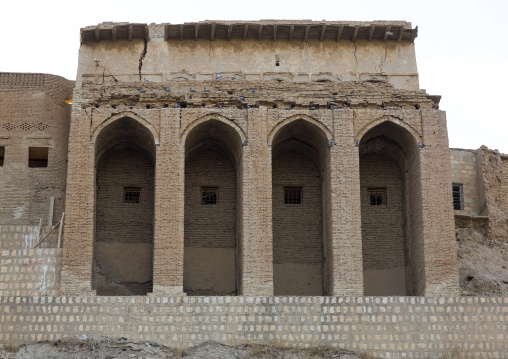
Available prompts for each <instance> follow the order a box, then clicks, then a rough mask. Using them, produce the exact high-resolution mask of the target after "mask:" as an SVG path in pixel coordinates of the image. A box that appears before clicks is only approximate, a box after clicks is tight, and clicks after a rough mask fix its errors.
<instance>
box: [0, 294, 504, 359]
mask: <svg viewBox="0 0 508 359" xmlns="http://www.w3.org/2000/svg"><path fill="white" fill-rule="evenodd" d="M0 304H1V305H0V343H13V344H20V343H23V342H29V341H39V340H57V339H60V338H64V337H76V336H82V335H83V334H86V335H87V336H88V337H93V336H105V337H118V336H124V337H128V338H132V339H135V340H141V341H154V342H160V343H164V344H166V345H170V346H178V347H189V346H192V345H195V344H199V343H202V342H205V341H209V340H212V341H217V342H220V343H227V344H231V343H238V344H240V343H246V342H255V343H267V342H270V341H279V342H282V343H287V344H290V345H301V344H302V343H305V345H307V346H317V345H331V346H334V347H341V348H346V349H351V350H356V351H361V352H368V353H371V354H373V355H378V356H380V357H382V358H421V357H428V356H430V357H433V356H437V357H440V356H444V354H447V353H451V352H452V351H453V350H454V349H459V350H461V351H463V352H464V353H468V355H469V356H471V357H472V358H506V357H507V354H508V328H507V326H508V324H507V322H508V297H489V298H483V297H431V298H425V297H0Z"/></svg>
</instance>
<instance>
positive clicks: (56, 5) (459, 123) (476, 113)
mask: <svg viewBox="0 0 508 359" xmlns="http://www.w3.org/2000/svg"><path fill="white" fill-rule="evenodd" d="M507 17H508V0H482V1H481V2H480V1H470V0H462V1H459V0H453V1H448V0H440V1H436V0H427V1H415V0H413V1H412V0H404V1H397V0H384V1H374V0H356V1H355V0H348V1H341V0H330V1H322V0H312V1H276V0H257V1H224V0H214V1H211V0H209V1H201V0H194V1H169V0H167V1H150V0H144V1H139V0H138V1H131V0H122V1H108V0H102V1H97V0H86V1H69V0H67V1H60V0H54V1H53V0H46V1H42V0H33V1H23V0H17V1H10V0H9V1H7V0H4V1H2V5H1V10H0V49H1V50H0V71H2V72H41V73H50V74H55V75H60V76H63V77H66V78H68V79H72V80H74V79H75V76H76V68H77V59H78V49H79V29H80V28H81V27H84V26H88V25H96V24H98V23H100V22H104V21H115V22H121V21H124V22H138V23H152V22H154V23H162V22H170V23H176V24H178V23H182V22H194V21H202V20H260V19H296V20H302V19H310V20H317V21H321V20H330V21H334V20H361V21H371V20H406V21H410V22H411V23H412V24H413V27H415V26H416V25H418V30H419V33H418V34H419V35H418V37H417V38H416V40H415V43H416V58H417V63H418V71H419V74H420V87H421V88H423V89H426V90H427V92H428V93H429V94H431V95H442V100H441V105H440V108H441V109H442V110H445V111H446V113H447V119H448V136H449V139H450V147H458V148H473V149H476V148H478V147H479V146H480V145H482V144H484V145H486V146H488V147H489V148H492V149H499V150H500V151H501V152H503V153H508V140H507V139H506V137H507V134H508V116H507V114H506V112H505V111H504V110H503V108H504V105H505V104H508V90H507V89H508V75H507V69H505V66H507V65H508V41H507V30H506V25H505V24H506V22H507Z"/></svg>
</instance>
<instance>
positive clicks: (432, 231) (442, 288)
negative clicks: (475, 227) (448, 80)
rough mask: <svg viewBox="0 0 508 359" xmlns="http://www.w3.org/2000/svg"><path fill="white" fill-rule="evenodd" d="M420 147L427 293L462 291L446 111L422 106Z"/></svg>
mask: <svg viewBox="0 0 508 359" xmlns="http://www.w3.org/2000/svg"><path fill="white" fill-rule="evenodd" d="M421 116H422V126H423V142H424V144H425V147H424V148H421V149H420V166H421V167H420V171H421V188H422V191H421V192H422V193H421V196H422V217H423V218H422V224H423V247H424V262H425V271H424V273H425V274H424V275H425V289H424V293H422V295H425V296H444V295H448V296H454V295H459V294H460V289H459V279H458V267H457V248H456V239H455V220H454V212H453V205H452V185H451V184H452V179H451V178H452V177H451V165H450V150H449V147H448V133H447V130H446V115H445V113H444V112H442V111H438V110H422V111H421Z"/></svg>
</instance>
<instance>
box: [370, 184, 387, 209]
mask: <svg viewBox="0 0 508 359" xmlns="http://www.w3.org/2000/svg"><path fill="white" fill-rule="evenodd" d="M367 192H368V195H369V201H370V205H371V206H382V205H385V206H386V205H387V198H386V188H369V189H367Z"/></svg>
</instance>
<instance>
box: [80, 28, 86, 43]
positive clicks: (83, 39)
mask: <svg viewBox="0 0 508 359" xmlns="http://www.w3.org/2000/svg"><path fill="white" fill-rule="evenodd" d="M79 38H80V39H81V45H83V44H84V43H85V32H84V31H83V29H79Z"/></svg>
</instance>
